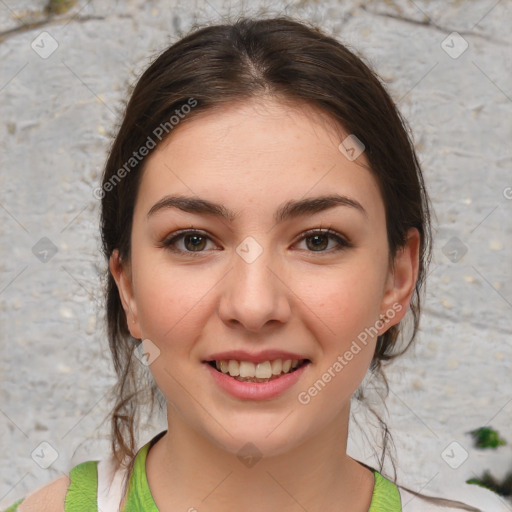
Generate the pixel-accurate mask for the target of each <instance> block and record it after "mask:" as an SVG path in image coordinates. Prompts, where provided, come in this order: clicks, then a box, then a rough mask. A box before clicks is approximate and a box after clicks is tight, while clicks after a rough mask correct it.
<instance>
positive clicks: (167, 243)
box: [160, 228, 352, 257]
mask: <svg viewBox="0 0 512 512" xmlns="http://www.w3.org/2000/svg"><path fill="white" fill-rule="evenodd" d="M187 235H199V236H201V237H204V238H206V239H208V240H211V238H210V237H209V236H208V235H207V234H206V233H205V232H203V231H200V230H197V229H183V230H180V231H177V232H175V233H173V234H172V236H170V237H168V238H166V239H165V240H164V241H163V242H162V243H161V244H160V247H164V248H166V249H169V250H170V251H172V252H175V253H181V254H186V255H187V256H188V255H191V256H194V257H196V256H201V255H202V254H203V253H204V252H205V251H204V250H203V251H183V250H181V249H177V248H176V247H175V246H174V244H175V243H176V242H177V241H178V240H180V239H182V238H184V237H185V236H187ZM316 235H327V236H328V237H329V238H330V239H331V240H334V241H335V242H336V243H337V244H338V246H337V247H336V248H334V249H331V250H328V251H325V250H324V251H308V252H310V253H312V254H318V255H324V254H332V253H333V252H338V251H341V250H343V249H346V248H349V247H352V244H351V243H350V242H349V241H348V240H346V239H345V238H344V237H342V236H341V235H340V234H339V233H338V232H337V231H334V230H332V229H331V228H327V229H318V228H317V229H310V230H308V231H306V232H304V233H303V234H302V236H301V237H300V238H299V240H297V242H296V243H299V242H302V241H303V240H306V239H307V238H311V237H313V236H316Z"/></svg>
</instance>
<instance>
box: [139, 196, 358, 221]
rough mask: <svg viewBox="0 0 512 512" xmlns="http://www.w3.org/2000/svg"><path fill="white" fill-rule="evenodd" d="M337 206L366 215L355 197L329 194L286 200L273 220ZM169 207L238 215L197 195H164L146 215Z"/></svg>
mask: <svg viewBox="0 0 512 512" xmlns="http://www.w3.org/2000/svg"><path fill="white" fill-rule="evenodd" d="M337 206H347V207H349V208H353V209H355V210H357V211H359V212H360V213H362V214H363V215H364V216H365V217H368V214H367V212H366V210H365V209H364V208H363V205H362V204H361V203H359V202H358V201H356V200H355V199H351V198H349V197H346V196H341V195H339V194H330V195H327V196H318V197H312V198H306V199H299V200H291V201H287V202H286V203H284V204H283V205H282V206H280V207H279V208H278V209H277V211H276V213H275V214H274V221H275V222H276V223H279V222H284V221H285V220H289V219H292V218H296V217H300V216H302V215H306V214H314V213H319V212H322V211H325V210H329V209H331V208H335V207H337ZM169 208H177V209H179V210H182V211H184V212H187V213H197V214H202V215H212V216H214V217H220V218H223V219H226V220H228V221H230V222H233V221H234V220H236V219H237V217H238V215H239V214H238V213H237V212H233V211H231V210H229V209H228V208H226V207H225V206H223V205H221V204H217V203H213V202H211V201H208V200H206V199H201V198H199V197H185V196H165V197H163V198H162V199H160V200H159V201H158V202H157V203H155V204H154V205H153V206H152V207H151V209H150V210H149V212H148V213H147V217H151V216H152V215H154V214H155V213H157V212H159V211H162V210H167V209H169Z"/></svg>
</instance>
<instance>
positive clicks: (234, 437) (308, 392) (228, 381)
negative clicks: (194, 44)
mask: <svg viewBox="0 0 512 512" xmlns="http://www.w3.org/2000/svg"><path fill="white" fill-rule="evenodd" d="M321 115H322V114H320V113H319V112H318V111H315V110H312V109H311V108H306V107H304V108H303V109H299V108H292V107H290V106H286V105H284V104H282V103H277V102H275V101H270V100H266V101H265V102H264V103H262V102H261V100H260V101H259V103H258V104H256V102H255V101H250V102H244V103H240V104H236V105H232V106H231V107H230V108H228V109H224V110H222V111H217V112H213V111H210V112H207V113H204V114H201V115H199V116H197V117H196V118H195V119H193V120H191V121H190V122H187V123H184V124H183V125H181V126H178V127H177V128H175V129H174V131H173V133H172V135H171V136H170V138H169V139H168V140H167V141H166V142H165V143H163V144H161V145H160V146H158V147H157V148H156V149H155V150H154V152H153V153H152V154H151V155H150V156H149V157H148V159H147V162H146V168H145V171H144V174H143V177H142V180H141V183H140V188H139V192H138V197H137V202H136V205H135V211H134V218H133V230H132V236H131V260H130V263H129V265H125V266H124V267H121V266H117V265H116V262H115V259H112V261H111V269H112V271H113V274H114V276H115V277H116V281H117V283H118V286H119V288H120V292H121V297H122V300H123V304H124V306H125V309H126V312H127V319H128V324H129V328H130V330H131V332H132V335H133V336H135V337H136V338H140V339H143V340H149V341H145V344H146V347H147V349H148V353H149V362H150V363H151V364H150V370H151V372H152V374H153V376H154V378H155V380H156V383H157V385H158V386H159V388H160V389H161V391H162V393H163V394H164V395H165V397H166V399H167V402H168V408H169V410H168V414H169V421H173V418H174V420H175V421H176V422H179V423H180V424H182V425H186V427H189V428H191V429H194V431H195V432H198V433H200V434H201V435H203V436H204V437H206V438H207V439H209V440H211V441H212V442H214V443H215V444H216V445H217V446H219V447H222V448H223V449H225V450H228V451H230V452H232V453H237V452H238V450H240V448H241V447H242V446H243V445H245V444H246V443H247V442H251V443H253V444H254V445H256V446H257V447H258V449H259V450H260V451H261V452H263V453H265V454H269V455H270V454H277V453H280V452H282V451H286V450H287V449H290V448H292V447H293V446H298V445H300V444H301V443H303V442H305V441H306V440H308V439H309V438H312V437H313V436H315V435H317V436H318V435H324V434H325V432H326V429H328V428H330V427H332V428H339V426H340V424H341V423H343V422H344V421H346V413H347V410H348V404H349V401H350V397H351V395H352V394H353V392H354V391H355V390H356V388H357V387H358V385H359V384H360V382H361V380H362V379H363V377H364V375H365V373H366V371H367V369H368V366H369V364H370V361H371V359H372V355H373V352H374V349H375V342H376V335H377V334H382V333H383V332H385V331H386V330H387V329H388V328H389V327H390V326H391V325H393V324H396V323H397V322H398V321H399V320H400V319H401V318H402V316H403V315H404V313H405V312H406V309H407V306H408V303H409V299H410V296H411V293H412V291H413V287H414V282H415V278H416V275H415V267H414V259H415V258H417V253H416V254H415V253H414V247H412V252H407V251H405V252H403V253H401V254H402V256H401V257H400V258H401V259H399V260H397V261H398V265H397V267H396V268H395V270H394V271H392V270H391V269H389V268H388V244H387V235H386V220H385V211H384V204H383V200H382V197H381V195H380V192H379V188H378V186H377V182H376V180H375V179H374V177H373V176H372V174H371V173H370V171H369V170H368V169H367V168H366V167H365V165H366V160H365V157H364V153H363V154H362V155H360V156H359V157H358V158H357V159H356V160H353V161H351V160H350V159H348V158H347V156H346V155H347V154H350V152H349V153H343V152H342V151H340V150H339V148H338V146H339V145H340V143H341V142H342V140H343V139H344V138H345V137H347V136H348V135H349V134H348V133H345V134H340V133H339V130H338V131H336V130H335V129H334V128H333V125H332V123H328V122H327V121H326V118H325V117H324V118H322V117H321ZM355 149H356V150H357V149H358V148H357V147H356V148H355ZM176 197H179V198H182V201H181V203H178V202H177V201H176ZM173 198H174V199H173ZM184 198H188V199H187V200H184ZM322 198H327V199H322ZM212 205H213V206H212ZM328 228H329V229H330V230H331V232H332V234H326V233H325V230H326V229H328ZM181 230H187V231H189V230H190V232H189V233H185V236H178V237H176V234H177V232H178V231H181ZM173 238H174V240H172V239H173ZM413 241H414V240H413ZM416 242H417V239H416ZM413 245H414V244H413ZM400 262H402V263H400ZM411 262H412V263H411ZM384 314H387V315H388V317H390V318H388V321H384V322H378V321H379V318H380V316H381V315H384ZM226 352H233V353H232V354H222V353H226ZM235 352H238V353H235ZM241 352H245V353H241ZM212 359H216V360H221V359H222V360H226V361H229V360H233V361H243V362H242V364H238V363H237V362H236V363H235V362H234V363H230V364H229V366H228V368H229V369H230V371H231V372H232V373H234V374H236V372H237V370H238V371H242V373H243V372H246V371H247V372H249V374H250V372H251V371H252V370H256V371H258V372H259V373H258V375H262V376H267V375H269V373H268V372H269V371H275V372H277V373H278V372H279V362H278V360H282V361H283V362H284V361H286V360H287V359H292V360H293V359H299V360H303V359H304V360H308V361H307V362H306V363H305V365H304V366H303V367H301V368H299V369H298V370H296V371H297V374H296V375H294V373H295V372H292V373H291V374H290V375H289V376H288V377H283V376H282V377H279V378H273V380H272V381H271V383H270V384H266V383H263V384H260V383H254V382H253V383H245V384H244V383H241V382H239V381H238V380H237V378H234V377H232V376H229V374H228V375H226V374H225V373H224V372H223V371H222V368H221V371H220V372H219V371H218V370H216V369H214V368H213V367H212V366H211V365H210V364H208V362H207V361H211V360H212ZM265 361H268V363H266V362H265ZM251 362H253V363H259V365H256V364H255V365H254V366H251V365H250V364H247V363H251ZM284 364H285V365H286V363H284ZM223 368H224V369H226V368H225V367H223ZM239 378H240V377H239ZM262 378H266V377H262ZM340 422H341V423H340Z"/></svg>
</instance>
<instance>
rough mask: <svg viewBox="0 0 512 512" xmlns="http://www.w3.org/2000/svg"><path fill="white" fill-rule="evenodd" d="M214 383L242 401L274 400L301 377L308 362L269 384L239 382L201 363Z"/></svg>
mask: <svg viewBox="0 0 512 512" xmlns="http://www.w3.org/2000/svg"><path fill="white" fill-rule="evenodd" d="M203 364H204V365H205V366H206V368H207V369H208V371H209V372H210V374H211V376H212V377H213V379H214V380H215V382H216V383H217V384H218V385H219V386H220V388H222V389H223V390H224V391H226V392H227V393H229V394H230V395H232V396H234V397H235V398H241V399H242V400H268V399H270V398H275V397H277V396H279V395H280V394H281V393H284V392H285V391H286V390H287V389H290V388H291V387H292V386H293V385H294V384H295V383H296V382H297V381H298V380H299V379H300V378H301V376H302V374H303V373H304V371H305V370H306V368H307V367H308V366H309V362H308V363H306V364H303V365H302V366H301V367H300V368H298V369H297V370H295V371H294V372H291V373H285V374H284V375H282V376H281V377H279V378H277V379H274V380H271V381H269V382H240V381H239V380H236V379H234V378H233V377H229V376H228V375H227V374H225V373H222V372H219V371H217V370H216V369H215V368H213V367H212V366H211V365H209V364H208V363H203Z"/></svg>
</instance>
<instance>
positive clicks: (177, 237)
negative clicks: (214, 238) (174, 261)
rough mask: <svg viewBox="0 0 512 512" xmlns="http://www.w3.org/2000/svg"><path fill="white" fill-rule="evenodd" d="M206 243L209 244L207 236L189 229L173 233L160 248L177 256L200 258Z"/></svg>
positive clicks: (209, 240)
mask: <svg viewBox="0 0 512 512" xmlns="http://www.w3.org/2000/svg"><path fill="white" fill-rule="evenodd" d="M208 242H211V239H210V237H209V236H207V235H206V234H203V233H201V232H199V231H196V230H190V229H189V230H183V231H179V232H177V233H174V234H173V235H171V236H170V237H168V238H167V239H166V240H164V241H163V242H162V244H161V247H165V248H166V249H169V250H170V251H172V252H175V253H178V254H184V255H187V256H188V255H192V256H200V255H201V253H203V252H206V251H205V250H206V249H207V246H208Z"/></svg>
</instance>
